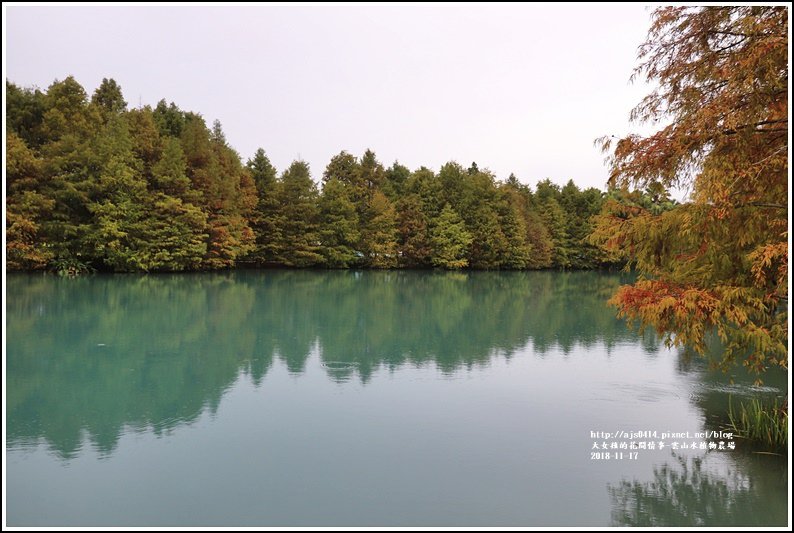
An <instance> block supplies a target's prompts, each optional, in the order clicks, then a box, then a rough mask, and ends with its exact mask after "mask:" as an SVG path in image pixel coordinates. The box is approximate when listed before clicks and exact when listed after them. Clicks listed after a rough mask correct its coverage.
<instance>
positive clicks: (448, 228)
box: [430, 204, 472, 269]
mask: <svg viewBox="0 0 794 533" xmlns="http://www.w3.org/2000/svg"><path fill="white" fill-rule="evenodd" d="M430 239H431V243H432V246H433V258H432V262H433V265H434V266H437V267H441V268H446V269H459V268H464V267H466V266H467V265H468V263H469V260H468V258H467V255H468V248H469V246H470V245H471V243H472V236H471V235H470V234H469V232H468V231H466V225H465V224H464V222H463V220H462V219H461V218H460V216H459V215H458V214H457V213H456V212H455V210H454V209H452V207H451V206H450V205H449V204H446V205H444V209H442V210H441V214H440V215H439V216H438V218H437V219H436V221H435V224H434V226H433V229H432V231H431V237H430Z"/></svg>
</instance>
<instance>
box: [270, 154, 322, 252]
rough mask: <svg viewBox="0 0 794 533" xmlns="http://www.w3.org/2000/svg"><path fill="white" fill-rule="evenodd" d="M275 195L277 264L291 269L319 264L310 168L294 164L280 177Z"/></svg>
mask: <svg viewBox="0 0 794 533" xmlns="http://www.w3.org/2000/svg"><path fill="white" fill-rule="evenodd" d="M278 192H279V195H278V204H279V212H278V227H279V230H278V237H279V240H278V241H277V242H276V253H277V256H276V259H277V261H278V262H279V263H281V264H283V265H286V266H293V267H307V266H312V265H317V264H320V263H322V262H323V256H322V255H321V254H320V235H319V228H318V205H317V204H318V194H317V185H316V184H315V183H314V181H313V180H312V178H311V174H310V172H309V165H308V164H306V162H304V161H293V162H292V164H291V165H290V166H289V168H288V169H287V170H285V171H284V174H282V176H281V184H280V187H279V189H278Z"/></svg>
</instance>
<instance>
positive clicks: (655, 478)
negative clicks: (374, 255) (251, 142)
mask: <svg viewBox="0 0 794 533" xmlns="http://www.w3.org/2000/svg"><path fill="white" fill-rule="evenodd" d="M620 282H621V279H620V277H619V276H617V275H612V274H602V273H595V272H574V273H556V272H528V273H492V272H474V273H433V272H407V271H400V272H353V271H343V272H309V271H263V272H259V271H242V272H230V273H219V274H183V275H149V276H143V275H115V276H110V275H107V276H104V275H97V276H91V277H86V278H80V279H60V278H55V277H51V276H43V275H17V274H9V275H8V276H7V288H6V291H7V300H6V301H7V304H6V305H7V318H6V326H7V374H6V380H7V387H6V394H7V427H6V429H7V439H6V451H7V463H6V473H7V520H8V524H9V525H12V526H47V525H64V526H65V525H75V526H222V525H225V526H607V525H732V526H734V525H747V526H753V525H766V526H771V525H785V524H786V519H787V501H788V500H787V479H786V476H787V464H786V462H785V460H784V459H783V458H780V457H775V456H769V455H760V454H754V453H751V452H752V450H751V448H750V447H749V446H748V445H747V444H746V443H744V442H742V441H739V440H737V441H734V443H735V446H736V449H734V450H723V451H720V450H712V451H709V450H700V449H695V450H692V449H689V448H688V449H685V450H684V449H679V450H673V449H671V444H672V441H673V440H678V441H681V442H684V441H686V442H688V443H691V442H692V441H696V442H697V441H705V440H709V439H698V438H691V439H665V440H666V444H667V446H666V447H665V448H663V449H661V450H659V449H655V450H648V449H645V450H633V452H634V453H636V458H634V457H632V456H630V455H629V451H630V450H628V449H625V450H609V449H608V450H606V451H609V452H610V453H611V454H616V453H620V452H622V454H623V456H622V458H621V459H615V457H616V455H611V456H610V459H608V460H607V459H605V458H603V455H602V456H594V455H593V454H594V453H597V452H598V453H602V450H601V449H600V448H599V450H598V451H597V452H596V450H594V446H597V447H600V446H602V444H603V442H604V441H605V439H603V438H599V437H595V436H594V433H592V432H599V431H601V432H604V431H605V432H609V433H615V432H618V431H644V430H650V431H657V432H658V433H657V438H653V439H651V438H648V439H645V438H635V439H628V438H626V439H623V438H616V439H611V438H610V439H606V440H608V442H607V444H608V445H611V442H612V441H614V442H617V443H620V442H623V441H625V442H627V443H628V442H629V441H630V440H634V441H647V440H653V441H659V440H662V439H661V438H660V437H661V433H662V432H677V433H684V432H690V433H691V434H693V435H694V434H695V432H701V431H704V430H718V429H720V424H722V423H723V422H724V412H725V410H726V406H727V402H728V398H729V395H730V396H731V397H732V398H733V399H734V401H735V400H736V399H740V398H743V397H745V398H746V397H748V396H749V395H750V394H757V393H763V394H766V395H770V396H771V395H775V394H780V393H781V391H783V390H785V388H786V376H785V375H784V374H779V375H769V376H766V378H765V384H764V386H763V387H760V388H759V387H753V385H752V378H751V377H748V376H746V375H744V374H743V371H742V370H741V369H737V370H736V371H735V372H734V375H733V376H732V377H733V383H731V382H730V381H729V376H726V375H724V374H722V373H719V372H713V371H710V370H708V367H707V365H706V363H705V362H704V361H702V360H700V359H698V358H692V357H689V356H688V355H687V354H685V353H682V352H679V351H672V350H668V349H666V348H665V347H664V346H662V345H660V343H659V342H658V341H657V339H656V338H655V337H654V336H653V335H651V334H644V335H639V334H637V333H636V332H632V331H631V330H629V329H627V328H626V326H625V324H624V323H623V322H621V321H618V320H616V319H615V318H614V313H613V311H612V310H611V309H609V308H608V307H606V305H605V301H606V300H607V299H608V297H609V296H610V295H611V293H612V292H613V291H614V290H615V289H616V288H617V286H618V285H619V284H620ZM710 440H714V441H715V442H716V440H719V439H710ZM723 440H724V439H723ZM725 442H726V443H727V441H725ZM594 457H599V458H594Z"/></svg>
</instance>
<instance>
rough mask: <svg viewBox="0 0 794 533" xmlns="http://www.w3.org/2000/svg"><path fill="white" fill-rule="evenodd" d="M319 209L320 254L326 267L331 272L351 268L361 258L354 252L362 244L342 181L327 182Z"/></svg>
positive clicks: (332, 180)
mask: <svg viewBox="0 0 794 533" xmlns="http://www.w3.org/2000/svg"><path fill="white" fill-rule="evenodd" d="M319 208H320V243H321V251H320V253H321V254H322V255H323V257H324V258H325V261H324V262H325V265H326V266H329V267H331V268H346V267H348V266H350V265H352V264H353V263H354V262H355V261H356V259H357V258H358V257H357V255H356V249H355V247H356V245H357V244H358V241H359V233H358V215H357V214H356V206H355V205H353V202H351V201H350V198H349V197H348V190H347V188H346V187H345V186H344V184H342V182H341V181H339V180H338V179H336V178H331V179H329V180H327V181H326V182H325V184H324V185H323V192H322V195H321V196H320V205H319Z"/></svg>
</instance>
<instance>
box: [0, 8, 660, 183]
mask: <svg viewBox="0 0 794 533" xmlns="http://www.w3.org/2000/svg"><path fill="white" fill-rule="evenodd" d="M4 10H5V13H4V14H5V16H6V17H5V24H6V33H5V38H6V43H5V46H4V50H5V53H6V61H5V63H4V65H5V75H6V77H7V79H9V80H10V81H12V82H14V83H16V84H18V85H22V86H27V87H29V86H38V87H40V88H41V89H46V88H47V87H48V86H49V85H50V84H51V83H52V82H53V80H56V79H59V80H60V79H63V78H65V77H66V76H68V75H73V76H75V78H76V79H77V81H78V82H80V83H81V84H82V85H83V86H84V87H85V88H86V91H87V92H88V93H89V94H91V93H92V92H93V91H94V89H95V88H96V87H97V86H98V85H99V83H100V81H101V80H102V78H103V77H109V78H114V79H115V80H116V81H117V82H119V84H120V85H121V87H122V89H123V91H124V95H125V97H126V100H127V102H128V103H129V104H130V106H133V107H137V106H138V105H139V104H143V105H146V104H150V105H154V104H156V103H157V101H158V100H160V99H161V98H165V99H166V100H168V101H169V102H170V101H173V102H175V103H176V104H177V105H178V106H179V107H180V108H182V109H184V110H190V111H196V112H199V113H201V114H202V115H203V116H204V117H205V119H207V122H208V124H211V123H212V121H213V120H215V119H218V120H220V121H221V123H222V124H223V127H224V131H225V132H226V137H227V140H228V141H229V143H230V144H231V145H232V146H233V147H234V148H236V149H237V150H238V151H239V152H240V155H241V156H242V157H243V160H247V159H248V158H249V157H251V156H252V155H253V153H254V151H255V150H256V149H257V148H258V147H262V148H264V149H265V151H266V152H267V154H268V155H269V156H270V158H271V160H272V161H273V163H274V164H275V165H276V167H277V168H278V169H279V170H282V169H284V168H285V167H286V166H288V165H289V163H290V162H291V161H292V160H293V159H295V158H298V157H300V158H302V159H304V160H306V161H307V162H308V163H309V164H310V165H311V170H312V175H313V176H314V177H315V179H319V178H320V176H321V175H322V171H323V169H324V168H325V165H326V164H327V163H328V161H329V159H330V158H331V157H332V156H333V155H334V154H337V153H339V152H340V151H341V150H347V151H348V152H350V153H352V154H354V155H356V156H360V155H361V154H362V153H363V151H364V150H365V149H366V148H372V149H373V150H374V151H375V153H376V154H377V155H378V158H379V159H380V161H381V162H383V163H384V164H385V165H386V166H388V165H390V164H391V163H392V162H393V161H394V160H399V161H400V162H401V163H402V164H404V165H406V166H408V167H409V168H411V169H415V168H418V167H419V166H421V165H425V166H428V167H431V168H433V169H434V170H437V169H438V168H439V167H440V166H441V165H442V164H443V163H445V162H446V161H449V160H456V161H458V162H460V163H461V164H463V165H465V166H468V165H469V164H470V163H471V162H472V161H476V162H477V164H478V165H479V166H480V167H481V168H489V169H491V170H492V171H493V172H495V173H496V175H497V177H498V178H499V179H504V178H506V177H507V176H508V175H509V174H510V172H514V173H515V174H516V176H518V178H519V179H520V180H521V181H523V182H525V183H529V184H532V185H534V184H535V183H536V182H537V181H538V180H540V179H543V178H546V177H548V178H551V179H552V180H553V181H555V182H557V183H560V184H563V183H565V182H566V181H567V180H568V179H569V178H572V179H573V180H574V181H575V182H576V183H577V184H578V185H579V186H581V187H589V186H595V187H599V188H603V187H604V184H605V181H606V175H607V169H606V167H605V166H604V163H603V155H602V154H601V153H600V152H599V151H598V150H597V149H596V148H595V147H594V146H593V140H594V139H595V138H596V137H599V136H601V135H604V134H614V135H618V136H621V135H624V134H626V133H627V132H628V131H631V130H636V129H637V128H636V127H632V126H631V125H630V124H629V122H628V114H629V111H630V110H631V108H632V107H633V106H634V105H635V104H636V103H637V102H639V100H640V99H641V98H642V96H644V95H645V94H646V93H647V92H648V88H647V86H645V85H644V84H642V83H635V84H633V85H632V84H630V83H629V81H628V79H629V76H630V75H631V72H632V69H633V68H634V67H635V66H636V64H637V59H636V55H637V47H638V46H639V45H640V43H641V42H642V41H643V40H644V38H645V35H646V32H647V29H648V25H649V21H650V13H651V10H650V9H648V8H645V7H643V6H638V5H595V6H593V5H552V4H549V5H545V6H543V5H541V6H538V5H513V4H506V5H479V6H470V5H457V6H449V5H438V6H394V5H392V6H363V7H360V6H239V7H226V6H192V7H164V6H163V7H129V6H105V7H43V6H38V7H36V6H10V7H9V6H4Z"/></svg>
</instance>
